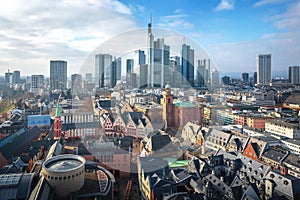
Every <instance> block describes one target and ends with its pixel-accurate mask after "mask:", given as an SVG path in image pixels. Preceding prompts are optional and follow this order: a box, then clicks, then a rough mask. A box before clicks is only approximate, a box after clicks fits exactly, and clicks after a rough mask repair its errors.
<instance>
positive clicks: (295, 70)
mask: <svg viewBox="0 0 300 200" xmlns="http://www.w3.org/2000/svg"><path fill="white" fill-rule="evenodd" d="M299 68H300V67H299V66H290V67H289V82H290V83H292V84H300V72H299Z"/></svg>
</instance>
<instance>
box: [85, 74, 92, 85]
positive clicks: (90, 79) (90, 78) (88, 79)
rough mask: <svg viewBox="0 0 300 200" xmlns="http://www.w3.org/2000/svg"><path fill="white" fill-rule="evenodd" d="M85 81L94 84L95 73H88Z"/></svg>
mask: <svg viewBox="0 0 300 200" xmlns="http://www.w3.org/2000/svg"><path fill="white" fill-rule="evenodd" d="M85 80H86V81H87V82H89V83H91V82H93V73H86V74H85Z"/></svg>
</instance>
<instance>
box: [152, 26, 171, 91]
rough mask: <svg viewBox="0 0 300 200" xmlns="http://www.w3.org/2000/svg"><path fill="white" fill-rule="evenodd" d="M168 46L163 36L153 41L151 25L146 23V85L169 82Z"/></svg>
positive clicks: (154, 85)
mask: <svg viewBox="0 0 300 200" xmlns="http://www.w3.org/2000/svg"><path fill="white" fill-rule="evenodd" d="M169 58H170V46H168V45H166V44H165V43H164V39H163V38H158V39H157V40H156V41H154V36H153V34H152V25H151V23H149V24H148V86H149V87H157V86H160V87H163V86H164V85H165V84H166V83H167V82H170V81H171V80H169V79H170V69H169V68H170V65H169V61H170V60H169Z"/></svg>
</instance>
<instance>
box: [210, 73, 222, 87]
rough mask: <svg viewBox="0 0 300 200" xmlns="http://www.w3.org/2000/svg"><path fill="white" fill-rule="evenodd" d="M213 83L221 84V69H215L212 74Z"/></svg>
mask: <svg viewBox="0 0 300 200" xmlns="http://www.w3.org/2000/svg"><path fill="white" fill-rule="evenodd" d="M211 82H212V85H220V71H218V70H215V71H213V72H212V74H211Z"/></svg>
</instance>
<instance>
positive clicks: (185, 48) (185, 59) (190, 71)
mask: <svg viewBox="0 0 300 200" xmlns="http://www.w3.org/2000/svg"><path fill="white" fill-rule="evenodd" d="M181 54H182V56H181V67H182V76H183V77H184V78H185V79H186V80H187V81H188V82H189V84H190V85H191V86H192V87H194V50H193V49H191V47H190V46H189V45H186V44H183V45H182V51H181Z"/></svg>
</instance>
